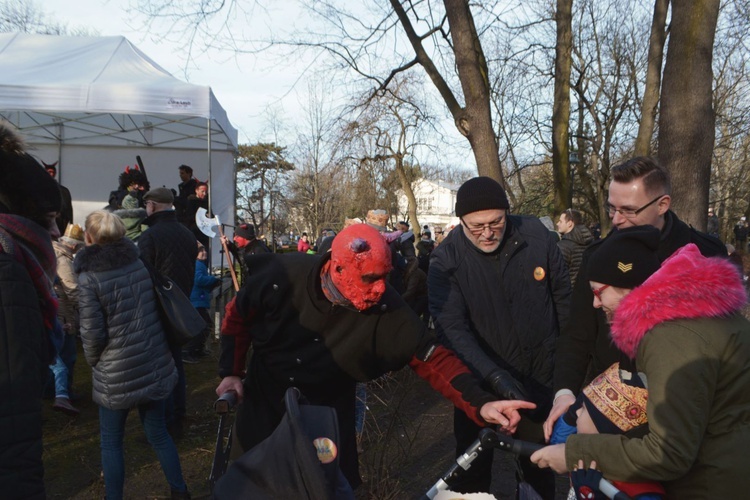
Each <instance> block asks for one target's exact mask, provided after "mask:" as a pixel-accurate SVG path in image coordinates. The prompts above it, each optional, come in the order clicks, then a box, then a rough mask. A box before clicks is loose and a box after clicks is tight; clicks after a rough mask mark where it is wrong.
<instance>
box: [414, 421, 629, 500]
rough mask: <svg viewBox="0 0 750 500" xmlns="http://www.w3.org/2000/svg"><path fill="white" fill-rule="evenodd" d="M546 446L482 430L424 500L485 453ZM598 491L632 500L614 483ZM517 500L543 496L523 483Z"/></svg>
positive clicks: (602, 485) (604, 482) (530, 450)
mask: <svg viewBox="0 0 750 500" xmlns="http://www.w3.org/2000/svg"><path fill="white" fill-rule="evenodd" d="M543 447H544V445H541V444H536V443H529V442H527V441H519V440H517V439H513V438H512V437H510V436H508V435H507V434H502V433H500V432H497V431H494V430H492V429H489V428H487V429H482V431H481V432H480V433H479V437H478V438H477V440H476V441H474V443H472V445H471V446H469V448H467V449H466V451H465V452H464V453H463V455H461V456H460V457H458V458H457V459H456V462H455V463H454V464H452V465H451V467H450V468H449V469H448V470H447V471H446V472H445V474H443V475H442V476H441V477H440V479H438V480H437V482H436V483H435V484H434V485H432V487H431V488H430V489H429V490H428V491H427V493H425V495H424V496H423V497H422V499H423V500H432V499H433V498H435V497H436V496H437V494H438V493H439V492H440V491H443V490H449V489H450V487H451V483H453V482H454V481H455V479H456V478H458V477H459V476H460V475H461V474H463V473H464V472H465V471H467V470H469V468H470V467H471V464H472V462H473V461H474V460H476V458H477V457H478V456H479V455H480V454H482V453H492V452H493V451H494V449H495V448H498V449H500V450H503V451H509V452H511V453H514V454H516V455H521V456H531V454H532V453H534V452H535V451H537V450H539V449H541V448H543ZM599 490H600V491H601V492H602V493H604V494H605V495H606V496H607V498H611V499H613V500H630V497H629V496H627V495H626V494H625V493H623V492H621V491H620V490H618V489H617V488H615V486H614V485H613V484H612V483H610V482H609V481H607V480H606V479H604V478H602V479H601V480H600V482H599ZM518 498H520V499H521V500H536V499H539V498H541V497H540V496H539V495H538V494H537V492H536V491H534V489H533V488H532V487H531V486H530V485H529V484H528V483H520V484H519V486H518Z"/></svg>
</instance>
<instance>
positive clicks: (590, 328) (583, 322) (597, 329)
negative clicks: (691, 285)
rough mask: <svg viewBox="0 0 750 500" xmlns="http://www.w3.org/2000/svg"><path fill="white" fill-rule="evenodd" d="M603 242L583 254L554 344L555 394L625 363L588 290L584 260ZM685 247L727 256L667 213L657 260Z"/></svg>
mask: <svg viewBox="0 0 750 500" xmlns="http://www.w3.org/2000/svg"><path fill="white" fill-rule="evenodd" d="M615 230H616V229H613V232H614V231H615ZM610 234H612V233H610ZM605 239H606V238H604V239H603V240H599V241H597V242H595V243H593V244H592V245H591V246H589V247H588V248H587V249H586V251H585V252H584V254H583V260H582V262H581V269H580V271H579V272H578V280H577V281H576V286H575V287H574V289H573V296H572V300H571V312H570V322H569V323H568V325H567V327H566V328H564V329H563V330H562V334H561V335H560V338H559V339H558V341H557V359H556V361H555V391H558V390H560V389H570V390H571V391H573V392H574V393H577V392H578V391H580V390H581V388H583V387H584V386H585V385H586V384H587V383H588V382H589V381H590V380H591V379H592V378H593V377H595V376H597V375H599V374H600V373H602V372H604V370H606V369H607V368H609V367H610V366H611V365H612V364H613V363H616V362H619V361H622V362H624V363H625V362H627V359H621V353H620V351H619V350H618V349H617V348H616V347H614V345H613V344H612V341H611V339H610V335H609V324H608V323H607V319H606V317H605V315H604V312H602V310H601V309H594V295H593V294H592V293H591V287H590V286H589V279H588V274H589V273H588V266H587V265H588V260H589V258H591V255H592V254H593V253H594V252H596V251H597V250H598V249H599V246H600V245H601V242H602V241H604V240H605ZM688 243H695V244H696V245H697V246H698V248H699V249H700V251H701V253H702V254H703V255H705V256H707V257H711V256H714V255H724V256H725V255H726V254H727V251H726V247H725V246H724V244H723V243H722V242H721V241H719V240H718V239H716V238H714V237H712V236H709V235H707V234H705V233H701V232H700V231H696V230H695V229H693V228H692V227H690V226H688V225H687V224H685V223H684V222H682V221H681V220H680V219H678V218H677V216H676V215H675V214H674V213H673V212H671V211H669V212H667V213H666V215H665V224H664V229H663V230H662V235H661V242H660V243H659V248H658V250H657V252H658V254H659V259H660V260H662V261H664V260H665V259H666V258H667V257H669V256H670V255H672V254H673V253H674V252H675V251H677V249H678V248H681V247H683V246H685V245H687V244H688Z"/></svg>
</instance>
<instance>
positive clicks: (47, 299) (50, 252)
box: [0, 214, 59, 345]
mask: <svg viewBox="0 0 750 500" xmlns="http://www.w3.org/2000/svg"><path fill="white" fill-rule="evenodd" d="M0 252H3V253H7V254H8V255H10V256H12V257H13V259H14V260H15V261H16V262H18V263H19V264H21V265H22V266H23V267H24V269H26V272H28V273H29V277H30V278H31V281H32V283H33V284H34V289H35V290H36V293H37V299H38V301H39V308H40V309H41V312H42V318H43V320H44V328H45V330H46V331H47V332H48V333H49V335H50V338H49V340H50V341H52V342H53V345H54V344H55V342H54V338H52V337H53V336H54V334H55V332H56V331H57V330H59V324H58V322H57V297H55V294H54V292H53V288H52V287H53V284H54V281H55V276H56V274H57V260H56V258H55V251H54V249H53V248H52V240H51V239H50V236H49V233H48V232H47V231H45V230H44V228H42V227H41V226H40V225H39V224H37V223H35V222H32V221H31V220H29V219H26V218H25V217H21V216H19V215H13V214H0Z"/></svg>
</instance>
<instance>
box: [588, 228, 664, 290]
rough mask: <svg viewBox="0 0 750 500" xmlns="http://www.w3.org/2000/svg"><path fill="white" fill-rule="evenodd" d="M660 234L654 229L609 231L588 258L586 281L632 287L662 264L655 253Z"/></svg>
mask: <svg viewBox="0 0 750 500" xmlns="http://www.w3.org/2000/svg"><path fill="white" fill-rule="evenodd" d="M660 237H661V233H660V232H659V230H658V229H656V228H655V227H654V226H635V227H629V228H626V229H620V230H617V231H614V232H612V233H611V234H610V235H609V236H607V238H606V239H605V240H604V241H603V242H602V244H601V245H599V248H597V249H596V251H595V252H594V253H593V254H592V255H591V258H590V259H589V280H591V281H596V282H598V283H602V284H604V285H611V286H616V287H618V288H635V287H637V286H638V285H640V284H642V283H643V282H644V281H646V280H647V279H648V277H649V276H651V275H652V274H654V273H655V272H656V271H657V270H658V269H659V267H661V263H660V262H659V257H658V256H657V254H656V249H657V248H658V246H659V239H660Z"/></svg>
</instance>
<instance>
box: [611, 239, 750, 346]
mask: <svg viewBox="0 0 750 500" xmlns="http://www.w3.org/2000/svg"><path fill="white" fill-rule="evenodd" d="M746 303H747V294H746V292H745V287H744V286H743V282H742V277H741V276H740V274H739V271H738V270H737V268H736V267H735V266H734V265H733V264H732V263H731V262H729V261H728V260H726V259H724V258H722V257H704V256H703V255H701V253H700V250H698V247H697V246H695V245H694V244H693V243H690V244H688V245H685V246H684V247H682V248H680V249H679V250H677V251H676V252H675V253H674V254H672V256H671V257H669V258H668V259H667V260H665V261H664V262H663V263H662V265H661V268H660V269H659V270H658V271H657V272H655V273H654V274H653V275H651V277H649V278H648V279H647V280H646V281H645V282H644V283H643V284H642V285H641V286H639V287H636V288H635V289H633V291H632V292H630V294H629V295H628V296H627V297H625V298H624V299H622V302H621V303H620V305H619V307H618V308H617V310H616V311H615V314H614V317H613V319H612V328H611V332H612V340H613V342H614V343H615V345H616V346H617V347H618V348H619V349H620V350H621V351H623V352H624V353H625V354H627V355H628V356H629V357H630V358H631V359H634V358H635V355H636V353H637V352H638V345H639V344H640V342H641V339H643V336H644V335H646V333H647V332H649V331H650V330H651V329H653V328H654V327H655V326H656V325H658V324H660V323H664V322H667V321H672V320H678V319H696V318H715V317H721V316H728V315H730V314H733V313H735V312H737V311H739V310H740V309H742V307H743V306H744V305H745V304H746Z"/></svg>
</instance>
